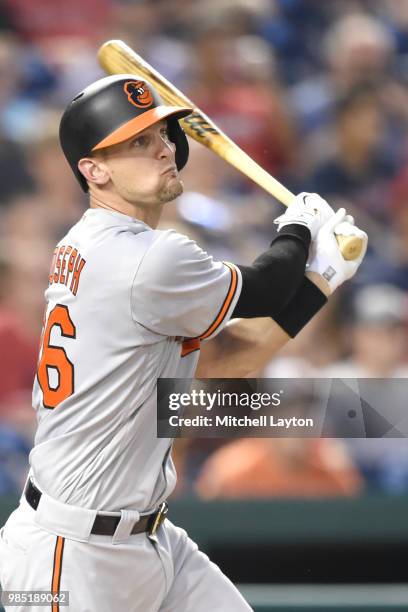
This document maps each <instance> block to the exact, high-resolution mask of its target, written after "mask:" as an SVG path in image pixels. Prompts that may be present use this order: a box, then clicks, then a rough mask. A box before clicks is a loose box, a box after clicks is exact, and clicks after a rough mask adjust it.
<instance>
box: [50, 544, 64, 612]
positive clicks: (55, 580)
mask: <svg viewBox="0 0 408 612" xmlns="http://www.w3.org/2000/svg"><path fill="white" fill-rule="evenodd" d="M64 544H65V538H63V537H62V536H57V541H56V543H55V551H54V567H53V570H52V582H51V592H52V594H53V595H56V596H57V597H58V596H59V592H60V585H61V569H62V555H63V552H64ZM51 606H52V607H51V612H59V609H60V606H59V602H58V601H55V602H52V604H51Z"/></svg>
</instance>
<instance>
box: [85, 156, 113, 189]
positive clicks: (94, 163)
mask: <svg viewBox="0 0 408 612" xmlns="http://www.w3.org/2000/svg"><path fill="white" fill-rule="evenodd" d="M78 169H79V171H80V172H81V174H83V175H84V177H85V178H86V180H87V181H89V182H90V183H95V184H97V185H106V183H108V182H109V180H110V175H109V171H108V168H107V166H106V164H104V163H103V161H101V160H99V159H97V158H96V157H83V158H82V159H80V160H79V162H78Z"/></svg>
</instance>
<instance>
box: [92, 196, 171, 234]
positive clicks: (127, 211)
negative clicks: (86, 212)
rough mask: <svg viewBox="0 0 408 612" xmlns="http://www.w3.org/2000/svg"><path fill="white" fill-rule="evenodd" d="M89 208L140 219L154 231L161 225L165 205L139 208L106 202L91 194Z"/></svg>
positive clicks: (124, 203) (122, 203)
mask: <svg viewBox="0 0 408 612" xmlns="http://www.w3.org/2000/svg"><path fill="white" fill-rule="evenodd" d="M89 206H90V208H103V209H106V210H111V211H114V212H119V213H121V214H122V215H127V216H128V217H133V218H134V219H138V220H139V221H142V222H143V223H146V225H148V226H149V227H151V228H153V229H156V227H157V225H158V223H159V220H160V216H161V212H162V208H163V205H159V206H157V207H156V206H155V207H152V208H147V207H144V206H137V205H136V204H132V203H130V202H126V201H113V200H112V201H110V200H109V201H105V200H103V199H101V198H99V197H98V196H96V195H95V194H94V193H90V200H89Z"/></svg>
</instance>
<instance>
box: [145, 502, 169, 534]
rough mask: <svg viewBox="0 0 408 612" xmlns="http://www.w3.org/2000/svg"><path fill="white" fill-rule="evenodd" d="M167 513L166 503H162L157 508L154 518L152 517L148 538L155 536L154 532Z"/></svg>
mask: <svg viewBox="0 0 408 612" xmlns="http://www.w3.org/2000/svg"><path fill="white" fill-rule="evenodd" d="M168 511H169V507H168V505H167V504H166V502H162V503H161V504H160V506H159V509H158V511H157V513H156V516H155V517H154V520H153V522H152V525H151V527H150V529H149V535H150V536H155V535H156V531H157V530H158V528H159V527H160V525H161V524H162V523H163V521H164V519H165V518H166V516H167V513H168Z"/></svg>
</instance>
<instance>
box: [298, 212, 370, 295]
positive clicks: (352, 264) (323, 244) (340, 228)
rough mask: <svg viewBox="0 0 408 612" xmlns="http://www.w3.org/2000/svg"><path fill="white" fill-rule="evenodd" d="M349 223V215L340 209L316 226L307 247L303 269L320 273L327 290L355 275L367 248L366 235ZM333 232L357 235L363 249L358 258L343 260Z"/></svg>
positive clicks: (333, 289)
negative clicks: (313, 236) (320, 225)
mask: <svg viewBox="0 0 408 612" xmlns="http://www.w3.org/2000/svg"><path fill="white" fill-rule="evenodd" d="M353 223H354V219H353V217H350V216H349V215H346V210H345V209H344V208H340V209H339V210H338V211H337V213H336V214H335V215H334V216H333V217H332V218H331V219H329V221H327V222H326V223H325V224H324V225H323V227H322V228H321V229H320V231H319V232H318V234H317V238H316V240H315V241H314V242H313V243H312V246H311V249H310V255H309V261H308V264H307V266H306V270H307V271H308V272H316V273H317V274H320V276H322V277H323V278H324V279H325V280H326V281H327V283H328V285H329V287H330V291H331V293H333V291H335V290H336V289H337V287H339V286H340V285H342V284H343V283H344V282H345V281H346V280H349V279H350V278H352V277H353V276H354V275H355V273H356V272H357V270H358V268H359V266H360V264H361V262H362V261H363V259H364V255H365V254H366V251H367V241H368V238H367V234H366V233H365V232H363V231H362V230H361V229H359V228H358V227H356V226H355V225H354V224H353ZM336 235H342V236H357V237H359V238H360V239H361V240H362V242H363V248H362V249H361V254H360V256H359V257H358V259H354V260H352V261H346V260H345V259H344V257H343V255H342V254H341V251H340V247H339V245H338V242H337V240H336Z"/></svg>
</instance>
